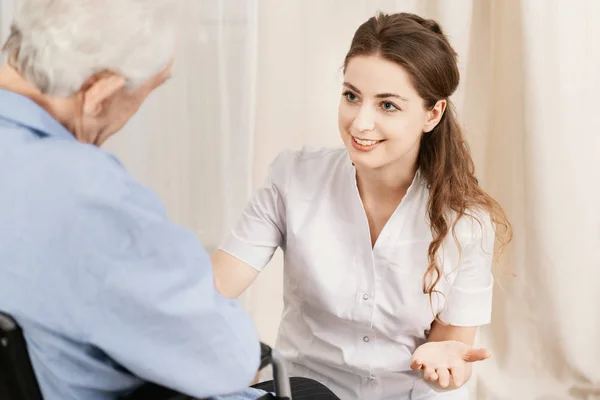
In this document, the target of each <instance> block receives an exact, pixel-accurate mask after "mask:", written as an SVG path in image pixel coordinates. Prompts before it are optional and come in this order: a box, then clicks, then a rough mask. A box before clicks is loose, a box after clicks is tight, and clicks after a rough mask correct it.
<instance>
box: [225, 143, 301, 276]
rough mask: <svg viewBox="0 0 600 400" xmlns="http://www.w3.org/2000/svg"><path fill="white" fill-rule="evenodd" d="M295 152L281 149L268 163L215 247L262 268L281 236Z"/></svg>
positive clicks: (282, 236)
mask: <svg viewBox="0 0 600 400" xmlns="http://www.w3.org/2000/svg"><path fill="white" fill-rule="evenodd" d="M295 154H296V153H295V152H292V151H290V150H285V151H282V152H281V153H279V155H278V156H277V157H276V158H275V160H274V161H273V162H272V163H271V165H270V166H269V170H268V176H267V179H266V182H265V183H264V184H263V186H262V187H261V188H259V189H258V191H257V192H256V193H255V195H254V198H253V199H252V200H251V201H250V203H248V205H247V206H246V208H245V209H244V211H243V213H242V216H241V217H240V219H239V220H238V221H237V223H236V224H235V226H234V227H233V229H232V230H231V232H229V234H228V235H227V237H226V238H225V240H224V241H223V242H222V243H221V245H220V246H219V249H220V250H222V251H224V252H226V253H228V254H230V255H232V256H234V257H235V258H237V259H238V260H241V261H243V262H245V263H246V264H248V265H250V266H251V267H252V268H255V269H256V270H259V271H260V270H262V269H263V268H264V267H265V266H266V265H267V264H268V263H269V261H270V260H271V258H272V257H273V254H274V253H275V250H277V247H279V246H281V245H282V244H283V241H284V239H285V226H286V223H285V220H286V203H285V192H286V189H287V184H288V181H289V179H290V175H291V170H292V166H293V161H294V155H295Z"/></svg>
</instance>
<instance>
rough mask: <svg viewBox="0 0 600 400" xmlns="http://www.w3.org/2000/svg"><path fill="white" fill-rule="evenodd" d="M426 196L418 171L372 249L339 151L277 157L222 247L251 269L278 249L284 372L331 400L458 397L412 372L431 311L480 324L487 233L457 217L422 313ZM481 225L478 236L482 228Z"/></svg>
mask: <svg viewBox="0 0 600 400" xmlns="http://www.w3.org/2000/svg"><path fill="white" fill-rule="evenodd" d="M428 196H429V190H428V188H427V185H426V183H425V182H424V180H423V179H422V177H421V176H420V174H419V172H417V174H416V176H415V178H414V181H413V183H412V185H411V186H410V188H409V190H408V192H407V193H406V196H405V197H404V199H403V200H402V201H401V203H400V204H399V206H398V208H397V209H396V210H395V212H394V213H393V214H392V216H391V217H390V219H389V221H388V222H387V224H386V225H385V226H384V228H383V230H382V231H381V233H380V235H379V237H378V239H377V241H376V243H375V245H374V246H373V247H372V246H371V239H370V234H369V226H368V222H367V217H366V214H365V211H364V209H363V206H362V202H361V199H360V197H359V194H358V189H357V185H356V171H355V169H354V166H353V164H352V162H351V161H350V158H349V157H348V153H347V151H346V150H345V149H318V150H306V149H304V150H301V151H290V150H287V151H284V152H282V153H281V154H280V155H279V156H278V157H277V158H276V160H275V161H274V162H273V163H272V165H271V167H270V170H269V178H268V180H267V182H266V184H265V185H264V186H263V187H262V188H261V189H259V190H258V192H257V193H256V195H255V197H254V199H253V200H252V201H251V203H250V204H249V205H248V206H247V207H246V209H245V211H244V213H243V215H242V217H241V219H240V220H239V221H238V223H237V225H236V226H235V227H234V228H233V230H232V231H231V233H230V234H229V235H228V236H227V238H226V239H225V241H224V242H223V244H222V246H221V249H222V250H223V251H225V252H227V253H229V254H231V255H233V256H234V257H236V258H238V259H240V260H242V261H244V262H246V263H247V264H249V265H250V266H252V267H253V268H256V269H257V270H261V269H262V268H263V267H264V266H265V265H266V264H267V263H268V262H269V261H270V259H271V257H272V256H273V253H274V252H275V250H276V248H277V247H279V246H281V248H282V249H283V251H284V254H285V256H284V268H285V270H284V311H283V315H282V321H281V325H280V328H279V333H278V339H277V344H276V347H277V348H278V349H279V350H280V351H281V352H282V353H283V355H284V356H285V357H286V359H287V360H289V362H290V370H291V374H292V375H295V376H305V377H310V378H314V379H317V380H319V381H321V382H322V383H324V384H325V385H326V386H328V387H329V388H330V389H331V390H333V391H334V392H335V393H336V394H337V395H338V396H339V397H340V398H341V399H343V400H350V399H366V400H370V399H390V400H391V399H395V400H396V399H412V400H417V399H430V398H444V399H445V398H452V399H465V398H467V395H466V390H464V388H463V389H461V390H458V391H449V392H448V391H447V392H441V393H439V392H434V391H433V390H432V389H430V388H429V386H428V385H427V384H426V383H425V382H424V381H423V380H422V379H421V378H420V377H419V375H418V374H417V373H415V372H414V371H411V369H410V366H409V365H410V361H411V355H412V353H413V352H414V350H415V349H416V348H417V346H419V345H420V344H422V343H424V342H425V341H426V332H427V331H428V329H429V328H430V325H431V323H432V322H433V320H434V315H435V314H438V316H439V318H440V319H441V320H442V321H444V322H446V323H449V324H451V325H457V326H478V325H483V324H487V323H489V321H490V314H491V299H492V285H493V278H492V274H491V266H492V252H493V245H494V231H493V227H492V224H491V221H490V219H489V216H487V215H485V216H484V217H483V218H482V217H479V219H480V220H481V222H482V225H480V224H479V223H477V222H476V221H475V220H473V219H472V218H463V219H461V221H459V224H458V225H457V228H456V234H457V237H458V239H459V241H460V243H461V247H462V256H460V254H459V251H458V248H457V246H456V244H455V241H454V239H453V238H452V236H451V235H450V236H448V237H447V238H446V240H445V242H444V245H443V250H442V255H441V256H442V258H443V271H444V276H443V278H442V280H441V281H440V282H439V284H438V285H437V287H436V288H437V290H438V291H439V292H441V293H442V294H443V295H438V296H435V297H434V301H433V309H432V305H431V304H430V300H429V297H428V295H425V294H423V292H422V283H423V276H424V273H425V271H426V269H427V266H428V261H427V249H428V246H429V244H430V242H431V240H432V234H431V231H430V227H429V222H428V218H427V216H426V204H427V199H428ZM482 228H483V229H482Z"/></svg>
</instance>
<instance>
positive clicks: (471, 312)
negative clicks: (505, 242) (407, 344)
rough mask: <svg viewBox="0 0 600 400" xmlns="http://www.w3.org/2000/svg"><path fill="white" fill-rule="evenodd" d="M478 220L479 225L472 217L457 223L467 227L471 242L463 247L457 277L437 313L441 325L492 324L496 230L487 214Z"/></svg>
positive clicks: (456, 272)
mask: <svg viewBox="0 0 600 400" xmlns="http://www.w3.org/2000/svg"><path fill="white" fill-rule="evenodd" d="M477 219H478V220H479V222H480V223H479V222H478V221H476V220H472V219H471V218H466V219H465V221H464V222H463V221H461V222H460V223H462V224H463V226H464V225H465V224H468V225H469V230H470V232H471V234H470V235H469V236H470V238H471V240H469V241H467V243H466V244H465V245H464V246H463V248H462V254H461V257H460V263H459V265H458V268H457V269H456V270H455V272H453V274H454V273H455V274H456V277H455V279H454V280H453V281H452V284H451V285H450V287H449V289H448V291H447V293H445V296H446V304H445V307H444V309H443V310H442V312H441V313H440V314H439V318H440V319H441V320H442V321H443V322H445V323H447V324H450V325H454V326H481V325H486V324H489V323H490V321H491V314H492V291H493V286H494V278H493V276H492V264H493V252H494V240H495V230H494V226H493V224H492V221H491V219H490V217H489V215H487V214H485V215H481V214H480V215H477ZM457 228H458V227H457ZM450 240H454V239H453V238H452V239H450Z"/></svg>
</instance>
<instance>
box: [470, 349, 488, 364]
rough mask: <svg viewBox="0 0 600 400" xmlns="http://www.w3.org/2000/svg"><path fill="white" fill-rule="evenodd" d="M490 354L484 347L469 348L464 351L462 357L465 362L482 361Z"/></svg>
mask: <svg viewBox="0 0 600 400" xmlns="http://www.w3.org/2000/svg"><path fill="white" fill-rule="evenodd" d="M491 356H492V355H491V354H490V352H489V351H488V350H486V349H469V350H467V352H466V353H465V355H464V357H463V359H464V360H465V361H466V362H475V361H483V360H486V359H488V358H490V357H491Z"/></svg>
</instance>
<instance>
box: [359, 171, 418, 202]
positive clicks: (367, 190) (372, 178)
mask: <svg viewBox="0 0 600 400" xmlns="http://www.w3.org/2000/svg"><path fill="white" fill-rule="evenodd" d="M416 172H417V165H416V163H415V164H414V165H413V166H412V167H404V168H402V167H401V166H397V165H388V166H385V167H382V168H377V169H369V168H361V167H360V166H356V182H357V184H358V191H359V193H360V197H361V198H362V199H363V201H365V200H367V199H371V200H372V199H378V200H379V201H377V203H379V202H385V203H388V202H391V203H395V204H398V203H399V202H400V201H401V200H402V198H403V197H404V195H405V194H406V192H407V190H408V188H409V187H410V185H411V184H412V182H413V180H414V177H415V174H416Z"/></svg>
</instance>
